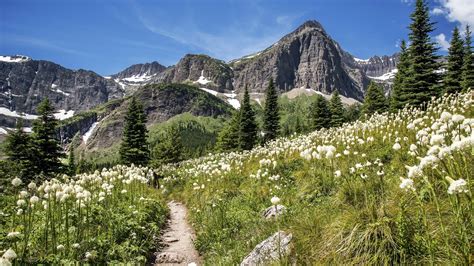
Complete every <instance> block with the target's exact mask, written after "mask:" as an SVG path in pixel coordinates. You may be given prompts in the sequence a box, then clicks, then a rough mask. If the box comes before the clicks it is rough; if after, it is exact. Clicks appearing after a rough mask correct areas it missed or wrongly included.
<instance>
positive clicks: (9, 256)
mask: <svg viewBox="0 0 474 266" xmlns="http://www.w3.org/2000/svg"><path fill="white" fill-rule="evenodd" d="M16 257H17V256H16V253H15V251H14V250H13V249H11V248H9V249H8V250H7V251H5V253H3V255H2V258H4V259H6V260H9V261H12V260H14V259H16Z"/></svg>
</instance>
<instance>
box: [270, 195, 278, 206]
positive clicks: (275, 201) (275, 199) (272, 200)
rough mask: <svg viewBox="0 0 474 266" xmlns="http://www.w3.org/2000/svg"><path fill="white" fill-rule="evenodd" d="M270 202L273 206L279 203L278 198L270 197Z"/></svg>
mask: <svg viewBox="0 0 474 266" xmlns="http://www.w3.org/2000/svg"><path fill="white" fill-rule="evenodd" d="M271 202H272V204H273V205H277V204H278V203H280V198H279V197H276V196H274V197H272V199H271Z"/></svg>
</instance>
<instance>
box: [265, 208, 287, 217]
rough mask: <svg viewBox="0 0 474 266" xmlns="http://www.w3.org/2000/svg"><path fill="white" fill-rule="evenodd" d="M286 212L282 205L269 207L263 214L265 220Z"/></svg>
mask: <svg viewBox="0 0 474 266" xmlns="http://www.w3.org/2000/svg"><path fill="white" fill-rule="evenodd" d="M285 211H286V207H285V206H283V205H276V206H270V207H268V208H267V209H266V210H265V211H264V212H263V217H265V219H271V218H275V217H278V216H279V215H281V214H283V213H284V212H285Z"/></svg>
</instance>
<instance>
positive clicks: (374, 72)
mask: <svg viewBox="0 0 474 266" xmlns="http://www.w3.org/2000/svg"><path fill="white" fill-rule="evenodd" d="M398 60H399V55H398V53H396V54H393V55H391V56H387V55H384V56H373V57H371V58H369V59H365V60H363V59H357V58H354V61H355V63H356V64H357V65H358V66H359V68H360V69H361V70H362V71H363V72H364V73H365V74H366V75H367V76H369V77H380V76H382V75H384V74H386V73H389V72H391V71H393V70H394V69H396V68H397V64H398Z"/></svg>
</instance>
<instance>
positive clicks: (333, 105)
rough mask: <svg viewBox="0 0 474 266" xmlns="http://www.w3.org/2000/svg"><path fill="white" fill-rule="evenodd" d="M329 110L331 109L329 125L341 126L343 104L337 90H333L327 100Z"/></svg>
mask: <svg viewBox="0 0 474 266" xmlns="http://www.w3.org/2000/svg"><path fill="white" fill-rule="evenodd" d="M329 110H330V111H331V127H338V126H341V125H342V123H344V106H343V105H342V101H341V96H339V92H337V91H334V92H333V94H332V97H331V100H330V101H329Z"/></svg>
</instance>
